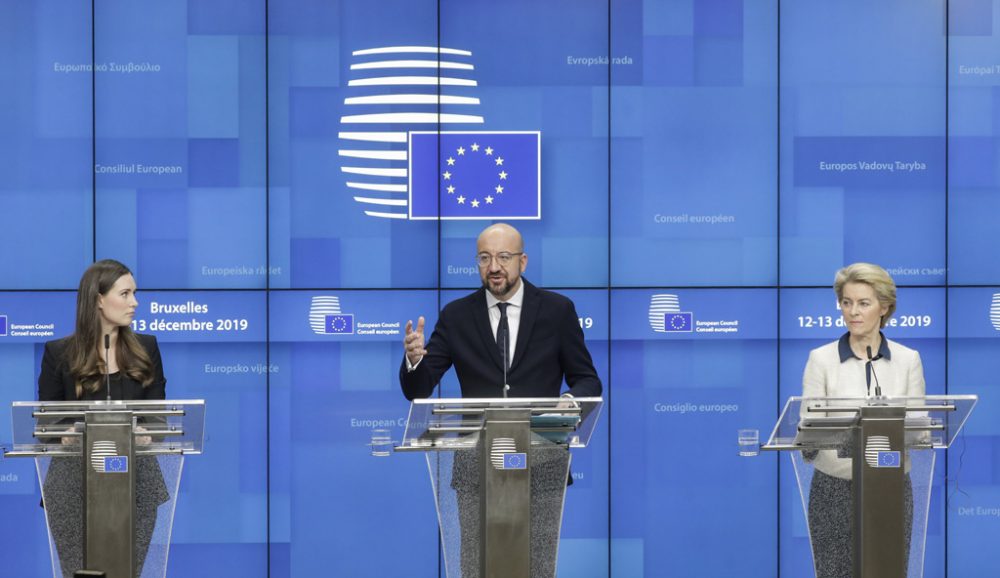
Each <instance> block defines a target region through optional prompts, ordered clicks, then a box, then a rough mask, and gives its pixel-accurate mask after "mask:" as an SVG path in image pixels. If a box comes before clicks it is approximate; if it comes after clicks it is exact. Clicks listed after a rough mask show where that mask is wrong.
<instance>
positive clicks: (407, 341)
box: [399, 224, 601, 578]
mask: <svg viewBox="0 0 1000 578" xmlns="http://www.w3.org/2000/svg"><path fill="white" fill-rule="evenodd" d="M476 261H477V263H478V264H479V276H480V278H481V279H482V281H483V287H482V288H481V289H479V290H478V291H476V292H475V293H472V294H471V295H467V296H465V297H463V298H461V299H457V300H455V301H452V302H451V303H449V304H448V305H446V306H445V308H444V310H442V311H441V315H440V316H439V317H438V322H437V325H436V326H435V327H434V333H433V334H432V335H431V339H430V342H428V343H427V345H426V348H425V346H424V318H423V317H420V318H419V319H418V320H417V327H416V329H414V327H413V322H412V321H409V322H407V324H406V337H405V338H404V345H405V346H406V355H405V356H404V359H403V363H402V366H401V367H400V369H399V381H400V385H402V388H403V393H404V394H405V395H406V398H407V399H411V400H412V399H414V398H421V397H429V396H430V395H431V394H432V393H433V392H434V388H435V387H436V386H437V384H438V382H439V381H440V380H441V376H442V375H443V374H444V372H446V371H448V368H450V367H451V366H452V365H454V366H455V372H456V373H457V374H458V381H459V383H460V384H461V387H462V397H503V395H504V390H505V389H506V390H507V395H508V396H510V397H558V396H559V395H560V390H561V389H562V383H563V379H565V381H566V384H567V386H568V388H569V390H568V391H567V392H565V393H563V394H562V395H563V397H570V398H572V397H590V396H599V395H601V380H600V378H598V377H597V372H596V371H595V370H594V363H593V361H592V360H591V358H590V353H589V352H588V351H587V346H586V344H585V343H584V340H583V330H582V329H580V321H579V317H577V314H576V307H574V306H573V302H572V301H570V300H569V299H567V298H566V297H564V296H562V295H559V294H556V293H551V292H549V291H543V290H541V289H538V288H537V287H535V286H534V285H532V284H531V283H528V281H527V280H526V279H524V278H522V277H521V274H522V273H524V270H525V268H526V267H527V265H528V256H527V255H526V254H525V253H524V240H523V239H522V238H521V234H520V233H518V232H517V230H516V229H515V228H514V227H511V226H510V225H505V224H496V225H492V226H490V227H487V228H486V229H485V230H484V231H483V232H482V233H480V235H479V239H478V241H477V243H476ZM505 368H506V371H505ZM565 403H567V404H572V403H573V402H572V401H569V400H567V401H566V402H565ZM443 453H448V454H454V462H453V467H451V468H449V467H445V468H440V469H439V471H442V472H450V473H451V483H450V484H447V485H449V486H450V487H452V488H453V489H454V490H455V500H456V502H457V505H458V516H459V525H460V527H461V537H460V539H461V547H460V550H461V569H462V576H465V577H470V578H476V577H478V576H479V546H480V542H479V533H478V528H479V516H480V502H479V497H480V496H479V491H480V490H479V479H480V478H479V455H478V453H479V452H478V451H477V450H475V449H467V450H460V451H456V452H443ZM449 457H450V456H449ZM445 459H446V458H445ZM531 461H532V466H531V485H532V500H531V520H530V526H531V542H532V544H531V576H532V578H542V577H546V578H548V577H552V576H554V575H555V558H556V549H557V546H558V536H559V525H560V520H561V517H562V499H563V493H564V490H565V483H566V482H565V480H567V477H568V470H569V452H567V451H566V450H565V448H559V447H551V448H535V449H533V450H532V453H531ZM445 475H447V474H445ZM569 479H570V481H571V480H572V478H569ZM442 484H445V482H443V481H442ZM442 499H443V498H442ZM446 541H447V538H446Z"/></svg>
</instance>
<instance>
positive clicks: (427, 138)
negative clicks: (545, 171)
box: [408, 131, 542, 219]
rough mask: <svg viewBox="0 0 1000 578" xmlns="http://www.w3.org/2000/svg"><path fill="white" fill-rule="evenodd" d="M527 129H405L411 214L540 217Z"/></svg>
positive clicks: (537, 175) (535, 154)
mask: <svg viewBox="0 0 1000 578" xmlns="http://www.w3.org/2000/svg"><path fill="white" fill-rule="evenodd" d="M541 138H542V135H541V133H540V132H538V131H533V132H411V133H410V150H409V155H408V158H409V161H410V166H409V171H408V175H409V191H410V204H409V205H410V218H411V219H438V218H441V219H540V218H542V197H541Z"/></svg>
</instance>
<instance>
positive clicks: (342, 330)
mask: <svg viewBox="0 0 1000 578" xmlns="http://www.w3.org/2000/svg"><path fill="white" fill-rule="evenodd" d="M326 332H327V333H328V334H338V333H339V334H342V335H350V334H352V333H354V314H353V313H342V314H339V315H327V316H326Z"/></svg>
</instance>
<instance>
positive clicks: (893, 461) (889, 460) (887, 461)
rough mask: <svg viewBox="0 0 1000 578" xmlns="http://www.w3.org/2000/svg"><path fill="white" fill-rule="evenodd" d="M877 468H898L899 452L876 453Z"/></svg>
mask: <svg viewBox="0 0 1000 578" xmlns="http://www.w3.org/2000/svg"><path fill="white" fill-rule="evenodd" d="M878 467H880V468H898V467H899V452H886V451H881V452H879V453H878Z"/></svg>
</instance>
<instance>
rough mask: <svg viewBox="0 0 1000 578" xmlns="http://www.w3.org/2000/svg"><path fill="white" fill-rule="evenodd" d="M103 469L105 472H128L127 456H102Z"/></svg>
mask: <svg viewBox="0 0 1000 578" xmlns="http://www.w3.org/2000/svg"><path fill="white" fill-rule="evenodd" d="M104 471H105V472H107V473H126V472H128V456H106V457H105V458H104Z"/></svg>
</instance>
